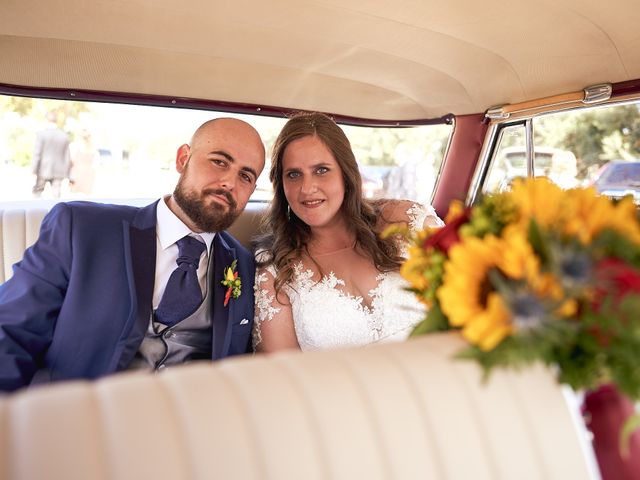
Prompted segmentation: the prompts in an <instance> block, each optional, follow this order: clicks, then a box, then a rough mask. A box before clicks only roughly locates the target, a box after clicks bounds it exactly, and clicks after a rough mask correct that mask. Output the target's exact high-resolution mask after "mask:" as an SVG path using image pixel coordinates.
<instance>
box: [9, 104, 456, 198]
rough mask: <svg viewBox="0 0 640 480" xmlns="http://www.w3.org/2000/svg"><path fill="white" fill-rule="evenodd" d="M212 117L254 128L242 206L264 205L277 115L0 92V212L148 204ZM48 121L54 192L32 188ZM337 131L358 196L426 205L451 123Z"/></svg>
mask: <svg viewBox="0 0 640 480" xmlns="http://www.w3.org/2000/svg"><path fill="white" fill-rule="evenodd" d="M221 116H234V117H237V118H241V119H243V120H245V121H247V122H249V123H250V124H252V125H253V126H254V127H256V129H257V130H258V131H259V132H260V135H261V136H262V139H263V141H264V142H265V147H266V151H267V159H266V165H265V171H264V173H263V174H262V175H261V176H260V178H259V179H258V182H257V185H256V190H255V192H254V194H253V196H252V198H251V200H252V201H268V200H269V199H270V198H271V197H272V190H271V183H270V181H269V175H268V171H269V168H270V161H269V158H268V157H269V155H270V153H271V147H272V145H273V143H274V141H275V139H276V137H277V135H278V133H279V131H280V130H281V129H282V126H283V125H284V123H285V122H286V118H284V117H283V116H280V117H269V116H259V115H240V114H229V113H222V112H212V111H207V110H193V109H184V108H167V107H156V106H141V105H125V104H113V103H99V102H78V101H64V100H51V99H37V98H23V97H10V96H0V206H1V205H2V204H3V203H4V204H6V203H7V202H16V201H18V202H26V201H30V200H34V199H39V198H41V199H48V200H50V201H55V200H57V199H58V197H59V198H60V199H62V200H73V199H100V200H102V199H104V200H111V199H132V198H157V197H158V196H161V195H163V194H166V193H169V192H171V191H172V190H173V188H174V186H175V183H176V181H177V175H178V174H177V173H176V171H175V168H174V162H175V153H176V149H177V147H178V146H180V145H181V144H182V143H188V142H189V139H190V135H191V134H192V133H193V131H194V130H195V129H196V128H197V126H199V125H200V124H201V123H203V122H204V121H206V120H208V119H211V118H215V117H221ZM52 125H55V126H56V127H57V128H58V129H59V130H60V131H61V132H62V135H65V136H66V137H67V139H68V141H69V144H70V153H71V160H72V162H73V167H72V170H71V177H70V178H69V179H65V180H63V182H62V184H61V185H60V186H59V193H58V191H56V189H55V188H54V185H52V183H51V182H47V183H46V184H45V185H44V187H43V190H42V191H41V192H34V189H37V188H36V177H35V175H34V172H33V168H32V167H33V165H32V161H33V158H34V151H35V146H36V136H37V134H38V132H41V131H43V130H45V129H46V128H47V127H50V126H52ZM343 128H344V130H345V132H346V134H347V136H348V137H349V139H350V141H351V143H352V146H353V149H354V152H355V154H356V159H357V160H358V162H359V164H360V171H361V173H362V182H363V183H362V187H363V192H364V194H365V196H366V197H368V198H381V197H391V198H406V199H413V200H418V201H421V202H429V201H430V199H431V195H432V191H433V186H434V184H435V182H436V176H437V174H438V172H439V169H440V165H441V163H442V158H443V155H444V151H445V149H446V146H447V143H448V140H449V136H450V135H451V131H452V127H451V126H450V125H428V126H418V127H407V128H372V127H353V126H343ZM416 179H418V181H417V182H416Z"/></svg>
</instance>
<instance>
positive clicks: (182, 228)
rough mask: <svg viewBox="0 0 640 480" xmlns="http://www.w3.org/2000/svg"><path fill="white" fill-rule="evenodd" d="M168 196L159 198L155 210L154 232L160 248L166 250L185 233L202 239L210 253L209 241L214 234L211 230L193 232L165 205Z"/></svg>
mask: <svg viewBox="0 0 640 480" xmlns="http://www.w3.org/2000/svg"><path fill="white" fill-rule="evenodd" d="M168 198H169V196H168V195H167V196H166V197H164V198H161V199H160V201H159V202H158V208H157V210H156V219H157V226H156V234H157V235H158V240H160V246H161V247H162V249H163V250H166V249H167V248H169V247H170V246H171V245H173V244H174V243H176V242H177V241H178V240H180V239H181V238H182V237H184V236H185V235H198V236H200V238H202V240H204V243H205V244H206V245H207V253H209V254H210V253H211V242H213V237H214V236H215V235H216V234H215V233H211V232H202V233H196V232H193V231H192V230H191V229H189V227H187V226H186V225H185V224H184V223H182V220H180V219H179V218H178V217H177V216H176V214H175V213H173V212H172V211H171V210H170V209H169V207H168V206H167V199H168Z"/></svg>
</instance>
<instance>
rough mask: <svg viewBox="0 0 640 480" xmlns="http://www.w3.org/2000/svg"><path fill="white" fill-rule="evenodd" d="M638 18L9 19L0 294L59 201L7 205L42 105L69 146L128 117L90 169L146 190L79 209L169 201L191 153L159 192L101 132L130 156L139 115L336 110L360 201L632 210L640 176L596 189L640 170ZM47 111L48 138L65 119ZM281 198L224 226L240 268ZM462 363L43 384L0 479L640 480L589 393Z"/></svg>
mask: <svg viewBox="0 0 640 480" xmlns="http://www.w3.org/2000/svg"><path fill="white" fill-rule="evenodd" d="M639 23H640V9H638V8H637V5H636V3H635V2H633V1H631V0H612V1H611V2H604V3H603V2H597V1H595V0H556V1H555V2H526V1H523V0H515V1H510V2H506V1H500V0H491V1H488V2H474V1H470V0H460V1H455V2H436V1H435V0H422V1H415V0H400V1H399V2H382V1H379V0H373V1H372V0H369V1H366V0H342V1H337V0H269V1H257V0H238V1H236V2H222V1H219V0H214V1H206V0H183V1H181V2H172V1H168V0H158V1H155V2H150V1H148V0H118V1H115V0H102V1H98V2H85V1H81V0H56V1H55V2H47V3H43V2H37V1H35V0H20V1H16V0H5V1H4V2H2V4H0V115H2V116H1V117H0V130H4V132H5V133H4V134H2V135H3V136H2V137H1V138H0V190H4V193H2V192H0V284H1V283H3V282H5V281H7V280H8V279H9V278H11V275H12V272H13V270H12V266H13V265H14V264H15V263H16V262H18V261H20V259H21V258H22V255H23V253H24V251H25V250H26V249H27V248H29V246H31V245H32V244H33V243H34V242H35V240H36V239H37V237H38V233H39V228H40V223H41V221H42V219H43V218H44V216H45V215H46V213H47V212H48V211H49V209H50V208H51V207H52V206H53V205H54V204H55V203H56V202H57V201H59V199H57V198H53V197H46V198H45V197H43V198H42V199H35V200H34V201H32V199H31V193H30V191H28V190H24V191H25V192H26V193H25V196H24V197H18V195H17V194H16V193H14V192H13V190H12V188H13V186H15V185H17V184H18V183H19V182H22V180H18V176H14V175H21V177H19V178H20V179H23V178H24V179H25V180H24V181H25V182H31V181H32V179H31V172H30V169H29V165H28V160H29V155H30V150H29V151H28V153H26V154H25V155H26V156H23V157H20V159H18V157H17V156H16V155H15V154H14V153H13V150H12V148H13V146H14V145H17V144H19V143H20V142H21V141H22V140H20V138H21V137H20V136H19V135H22V134H23V133H24V132H26V133H24V134H25V135H32V136H33V129H34V128H35V127H36V126H37V122H35V121H31V120H27V115H26V114H25V113H24V111H23V110H20V108H22V107H19V106H20V105H26V104H24V103H20V102H21V101H23V100H25V99H31V100H29V101H33V102H39V101H43V102H55V103H46V104H42V105H48V106H51V105H55V106H56V107H55V108H58V109H59V110H60V111H62V110H64V109H65V108H66V109H67V110H65V111H66V112H76V113H74V114H73V115H75V117H73V118H75V120H74V121H76V123H75V124H74V123H67V124H66V125H67V126H69V125H71V127H70V128H71V129H73V130H74V132H76V133H74V135H75V137H74V138H75V139H76V140H77V141H80V138H81V137H80V133H78V132H81V131H82V129H83V128H85V126H86V125H83V124H82V122H83V119H84V120H86V121H88V120H87V119H91V118H93V117H91V112H93V111H94V110H95V111H97V110H98V109H101V111H103V112H106V111H110V112H111V110H109V109H110V108H113V109H114V110H112V113H110V115H111V117H110V120H109V121H110V122H111V123H110V124H109V125H112V127H106V125H108V124H107V123H101V121H97V120H95V121H94V123H93V125H94V135H95V138H96V139H97V141H98V142H100V144H96V145H95V147H96V151H97V152H98V153H97V155H98V157H96V159H97V160H96V162H97V163H96V165H99V166H100V168H101V169H102V170H101V171H104V172H112V171H113V168H114V167H113V165H115V164H116V163H118V162H119V164H123V165H125V164H126V169H125V170H117V171H115V173H112V177H109V178H113V179H114V181H115V183H122V184H124V183H130V189H129V190H124V189H123V194H122V196H121V197H118V198H115V197H114V198H112V196H111V192H112V191H115V190H114V188H115V187H113V186H112V185H113V184H110V185H108V186H105V187H104V190H99V191H98V189H97V188H96V189H95V196H93V197H80V196H76V197H74V196H69V197H67V198H62V200H74V199H89V200H94V201H105V202H110V201H111V202H115V203H123V204H127V203H130V204H134V205H144V204H145V202H146V203H148V201H153V200H154V198H158V197H159V196H161V195H163V194H165V193H170V192H168V191H167V190H166V189H167V188H168V187H166V185H169V184H171V182H172V181H174V180H175V178H176V177H175V172H173V170H172V162H173V158H174V157H173V155H174V153H175V147H177V146H178V145H177V144H171V145H170V147H169V146H167V151H168V152H169V153H166V152H165V151H163V152H162V153H161V154H160V153H159V154H158V155H157V157H153V158H157V159H159V160H157V161H156V160H154V161H149V162H147V164H145V168H147V170H144V172H143V170H136V168H137V166H136V165H137V164H135V161H136V159H139V158H141V157H140V156H137V155H136V152H138V151H141V150H136V148H138V149H140V148H142V147H140V145H139V144H137V143H135V141H134V140H127V142H129V143H126V144H125V143H124V141H121V140H119V141H115V140H113V138H115V137H109V136H107V135H106V132H105V131H104V130H105V129H107V128H113V129H114V131H115V130H116V128H117V125H118V123H121V124H122V126H121V130H126V133H127V134H128V135H129V137H127V138H131V139H135V138H136V135H137V131H138V130H140V131H142V129H143V126H144V123H145V122H147V120H140V119H141V118H142V117H137V116H135V115H137V114H133V113H131V112H132V110H129V108H134V107H135V108H138V109H148V110H146V111H147V115H149V116H150V117H156V119H158V123H157V124H155V123H154V124H152V125H153V128H155V129H156V131H157V132H156V133H157V136H156V137H154V139H155V140H154V141H156V142H161V141H163V142H164V141H165V140H166V139H167V138H170V139H171V141H173V137H170V135H172V134H173V133H175V132H180V135H182V136H183V138H184V135H186V134H184V133H182V132H189V131H193V128H192V127H193V126H194V125H197V124H198V123H195V122H197V121H199V120H201V119H203V118H213V117H215V116H239V117H238V118H243V119H247V121H248V122H249V123H252V124H255V125H256V127H257V128H258V129H259V130H260V132H261V134H262V135H263V137H264V138H265V139H266V138H270V139H271V140H270V141H272V139H273V138H275V135H276V134H277V132H278V131H279V129H280V128H281V127H282V125H283V124H284V122H285V121H286V119H287V118H288V116H290V115H292V114H293V113H295V112H298V111H318V112H323V113H327V114H328V115H330V116H331V117H332V118H333V119H335V121H336V122H337V123H338V124H339V125H341V126H342V127H343V128H344V129H345V132H346V133H347V136H348V137H349V138H350V139H351V141H352V143H353V145H354V149H355V150H356V153H357V155H356V156H357V157H358V159H359V161H360V160H361V159H362V164H361V167H360V170H361V172H362V175H363V192H364V195H365V196H366V197H368V198H381V197H395V198H409V197H411V198H412V199H414V200H419V201H422V202H424V203H431V205H433V207H434V208H435V210H436V212H437V213H438V215H439V216H440V217H441V218H443V219H444V218H445V217H446V215H447V211H448V209H449V205H450V204H451V202H452V201H454V200H460V201H462V202H464V204H466V205H473V204H474V203H475V202H477V201H478V200H479V199H480V198H482V197H483V196H484V195H486V194H489V193H492V192H498V191H504V190H507V189H508V188H509V185H510V184H511V182H512V181H513V180H514V179H515V178H518V177H534V176H546V177H548V178H550V179H551V180H552V181H554V182H555V183H556V184H558V185H560V186H561V187H563V188H571V187H574V186H594V188H596V189H597V190H598V191H599V192H600V193H602V194H604V195H609V196H611V197H614V198H619V197H621V196H623V195H632V196H633V197H634V199H635V200H636V202H638V201H640V184H639V182H638V180H637V178H636V177H633V176H630V177H629V180H628V183H625V182H626V181H625V182H623V184H622V185H620V184H619V182H618V183H617V184H616V186H615V187H616V189H615V191H613V190H612V187H611V185H608V184H607V183H606V182H602V181H599V180H598V179H599V178H604V177H603V176H602V172H606V171H607V169H612V168H614V167H615V166H616V165H618V164H621V163H622V164H625V165H626V164H627V163H629V164H633V162H634V160H635V161H636V162H637V161H638V160H639V159H640V107H639V105H640V103H638V102H639V101H640V35H639V34H638V24H639ZM16 99H17V100H16ZM29 105H30V106H29V109H30V114H31V115H34V116H38V115H39V117H38V119H39V120H42V119H43V118H44V112H45V109H46V108H48V107H46V106H37V105H40V104H37V103H33V104H29ZM69 105H73V106H69ZM78 105H80V106H78ZM104 105H108V107H107V106H104ZM66 106H69V107H66ZM25 108H26V107H25ZM91 109H93V110H91ZM118 109H121V110H118ZM82 112H85V113H82ZM87 112H89V113H87ZM149 112H150V113H149ZM73 115H71V116H73ZM129 115H131V118H130V119H129V120H131V122H130V123H128V120H127V116H129ZM187 115H192V116H191V117H187ZM18 121H19V122H20V123H19V126H16V125H18ZM148 121H149V122H151V120H148ZM269 122H274V123H269ZM20 129H21V130H20ZM20 132H23V133H20ZM172 132H173V133H172ZM264 132H266V133H264ZM163 137H164V139H163ZM25 138H27V139H29V138H32V137H28V136H27V137H25ZM122 138H124V137H122ZM387 138H393V139H394V140H393V142H391V143H390V145H391V146H390V147H389V148H388V149H387V150H388V151H387V150H385V153H376V152H378V150H377V148H378V147H377V146H378V145H382V144H383V143H384V142H385V141H387V140H383V139H387ZM406 138H409V140H405V139H406ZM30 141H31V140H24V142H26V143H25V144H27V143H29V142H30ZM402 142H405V144H404V146H402V145H403V144H402ZM139 143H140V144H142V143H144V142H143V141H142V140H140V142H139ZM147 143H149V142H147ZM166 143H170V142H168V141H167V142H166ZM265 143H267V147H268V148H267V165H268V162H269V161H270V160H269V154H270V152H269V149H270V144H269V143H268V142H265ZM407 145H409V146H407ZM416 145H418V147H416ZM144 146H145V148H147V149H148V151H152V147H151V146H149V145H148V144H145V145H144ZM374 147H375V148H374ZM25 148H26V147H25ZM29 148H31V147H29ZM163 148H164V145H163ZM381 148H382V147H381ZM171 149H173V150H171ZM25 151H27V150H25ZM380 151H382V150H380ZM372 152H373V153H372ZM150 158H151V157H150ZM139 163H140V165H142V164H143V163H145V162H142V161H140V162H139ZM633 165H635V164H633ZM141 168H142V167H141ZM267 169H268V167H267ZM157 171H161V172H162V174H163V175H164V176H162V178H161V177H160V176H158V177H157V178H156V177H154V176H151V174H149V173H148V172H157ZM634 171H635V168H634ZM104 175H105V178H107V177H108V175H107V174H106V173H105V174H104ZM109 175H111V173H109ZM172 175H173V176H172ZM267 177H268V173H266V171H265V172H264V173H263V174H262V178H261V180H260V181H259V185H258V188H257V189H256V194H255V196H254V197H253V198H252V200H251V201H250V202H249V204H248V206H247V208H246V210H245V211H244V213H243V214H242V215H241V217H240V218H239V220H238V221H237V222H236V223H235V224H234V225H233V227H232V228H231V229H230V232H231V233H232V234H234V235H235V236H236V237H237V238H238V239H239V240H240V241H241V242H242V243H243V244H244V245H246V246H247V247H250V246H251V241H252V239H253V238H254V237H255V236H256V235H257V234H258V233H260V228H261V219H262V217H263V215H264V212H265V210H266V209H267V208H268V204H269V203H268V202H269V199H270V197H271V195H272V192H271V190H270V188H271V187H270V184H269V182H268V178H267ZM96 186H97V183H96ZM21 188H22V187H21ZM25 188H26V187H25ZM28 188H29V189H30V188H31V186H30V185H29V187H28ZM69 188H70V187H69ZM266 228H268V226H267V227H266ZM456 346H459V340H458V339H456V338H453V337H452V336H450V335H447V334H434V335H430V336H427V337H421V338H418V339H411V340H409V341H407V342H403V343H399V344H393V345H376V346H373V347H371V348H364V349H347V350H344V351H342V350H340V351H330V352H318V353H309V354H307V353H278V354H274V355H259V354H255V355H247V356H243V357H241V358H234V359H229V360H223V361H220V362H214V363H213V364H210V363H208V362H205V363H198V364H195V365H186V366H184V367H180V368H175V369H169V370H170V371H168V372H166V373H162V374H157V375H156V374H149V373H146V372H145V373H142V372H135V373H124V374H118V375H115V376H113V377H109V378H105V379H101V380H98V381H73V382H64V383H60V384H52V385H48V386H38V387H37V388H27V389H24V390H21V391H19V392H17V393H15V394H11V395H6V396H2V397H0V479H2V480H4V479H16V480H18V479H35V478H50V479H63V478H64V479H75V478H77V479H80V478H96V479H97V478H104V479H107V478H109V479H111V478H113V479H125V478H153V477H157V478H175V479H183V478H184V479H190V478H242V479H250V478H256V479H258V478H278V479H280V478H291V479H293V478H341V479H342V478H345V479H346V478H367V479H369V478H371V479H374V478H397V479H408V478H434V479H442V480H444V479H514V478H518V479H520V478H522V479H525V478H531V479H543V478H544V479H567V478H575V479H591V480H597V479H600V478H601V479H602V480H617V479H622V480H625V479H631V478H634V479H637V478H640V434H638V433H637V432H636V433H635V434H634V436H633V437H632V440H631V443H630V453H629V454H628V455H626V456H624V455H621V454H620V452H619V451H617V447H616V446H615V445H613V446H612V442H613V440H612V439H615V438H617V435H618V429H619V428H620V424H621V420H620V418H616V419H613V418H602V417H596V416H594V414H593V412H589V411H587V409H586V407H585V405H584V404H583V403H582V402H581V399H582V395H583V394H584V392H572V391H569V390H568V389H567V388H566V387H561V386H558V385H557V384H556V383H555V382H554V381H553V372H549V371H547V370H544V369H542V368H540V369H538V368H536V369H532V370H531V371H525V372H518V373H515V372H498V373H496V374H495V375H493V376H492V378H491V381H489V382H486V381H484V380H483V378H482V375H481V372H480V370H479V369H477V368H475V366H474V365H471V364H464V363H461V362H459V361H456V360H454V359H452V356H453V352H454V351H455V348H456ZM0 361H1V360H0ZM625 408H627V410H628V409H633V406H632V405H630V404H628V403H627V404H625ZM149 434H151V435H149ZM149 437H151V438H160V437H161V438H163V439H165V440H166V442H167V443H162V444H155V443H154V442H150V441H149ZM165 452H173V453H172V454H166V453H165Z"/></svg>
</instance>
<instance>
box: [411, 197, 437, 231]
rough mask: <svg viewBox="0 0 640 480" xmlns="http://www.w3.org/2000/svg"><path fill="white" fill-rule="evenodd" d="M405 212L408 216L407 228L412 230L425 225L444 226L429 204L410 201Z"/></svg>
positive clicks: (420, 228)
mask: <svg viewBox="0 0 640 480" xmlns="http://www.w3.org/2000/svg"><path fill="white" fill-rule="evenodd" d="M405 213H406V214H407V217H409V228H411V230H413V231H414V232H415V231H418V230H422V229H423V228H426V227H444V222H443V221H442V219H441V218H440V217H438V214H437V213H436V211H435V209H434V208H433V207H432V206H431V205H421V204H419V203H412V204H411V206H410V207H409V208H408V209H407V211H406V212H405Z"/></svg>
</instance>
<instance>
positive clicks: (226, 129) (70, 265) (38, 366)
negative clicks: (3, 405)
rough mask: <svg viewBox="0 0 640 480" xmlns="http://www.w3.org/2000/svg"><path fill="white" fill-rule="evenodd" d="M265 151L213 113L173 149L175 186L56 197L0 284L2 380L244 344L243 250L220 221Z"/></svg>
mask: <svg viewBox="0 0 640 480" xmlns="http://www.w3.org/2000/svg"><path fill="white" fill-rule="evenodd" d="M264 158H265V151H264V147H263V144H262V141H261V139H260V136H259V135H258V132H256V131H255V129H253V127H251V126H250V125H248V124H247V123H245V122H242V121H240V120H236V119H231V118H221V119H216V120H211V121H209V122H206V123H205V124H203V125H202V126H200V128H198V130H197V131H196V132H195V134H194V135H193V138H192V139H191V143H190V144H189V145H186V144H185V145H182V146H181V147H180V148H179V149H178V152H177V156H176V169H177V171H178V172H179V173H180V179H179V181H178V184H177V186H176V188H175V191H174V192H173V195H170V196H166V197H164V198H161V199H160V200H159V201H157V202H155V203H153V204H151V205H149V206H147V207H144V208H135V207H129V206H117V205H101V204H94V203H89V202H71V203H60V204H58V205H56V206H55V207H54V208H53V209H52V210H51V212H50V213H49V214H48V215H47V216H46V217H45V219H44V220H43V222H42V226H41V229H40V236H39V238H38V240H37V241H36V243H35V244H34V245H33V246H32V247H31V248H29V249H27V251H26V252H25V255H24V258H23V260H22V261H21V262H19V263H17V264H16V265H15V266H14V275H13V277H12V278H11V279H10V280H8V281H7V282H6V283H4V284H3V285H0V390H4V391H11V390H15V389H17V388H20V387H22V386H26V385H29V384H33V383H41V382H46V381H55V380H64V379H74V378H88V379H92V378H96V377H100V376H103V375H107V374H110V373H113V372H117V371H122V370H127V369H133V368H149V369H162V368H164V367H165V366H169V365H175V364H179V363H183V362H185V361H189V360H198V359H205V358H207V359H214V360H215V359H219V358H222V357H226V356H229V355H237V354H242V353H245V352H246V351H247V350H248V348H249V344H250V342H249V339H250V334H251V327H252V324H253V288H252V287H253V278H254V262H253V256H252V255H251V254H250V253H249V252H248V251H247V250H246V249H245V248H243V247H242V246H241V245H240V243H239V242H238V241H237V240H236V239H234V238H233V237H232V236H231V235H230V234H228V233H227V232H225V231H224V230H225V229H226V228H227V227H229V226H230V225H231V224H232V223H233V221H234V220H235V219H236V218H237V217H238V215H239V214H240V213H241V212H242V211H243V210H244V207H245V206H246V204H247V201H248V200H249V197H250V196H251V194H252V193H253V191H254V189H255V187H256V180H257V178H258V175H260V172H261V171H262V169H263V167H264ZM234 262H235V263H234ZM232 265H233V267H234V268H233V269H232V270H231V271H229V272H228V269H230V268H231V267H232ZM226 273H229V275H230V276H229V277H228V278H227V277H226V276H225V274H226ZM236 274H237V275H236ZM234 277H236V278H234ZM225 279H227V282H226V285H223V284H222V282H223V281H224V280H225ZM237 280H240V282H238V281H237ZM238 283H241V287H240V288H239V289H238V288H237V284H238ZM229 287H231V288H229ZM238 294H239V295H238Z"/></svg>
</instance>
